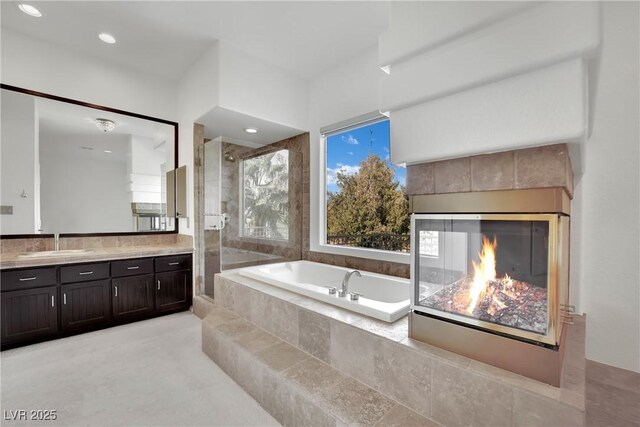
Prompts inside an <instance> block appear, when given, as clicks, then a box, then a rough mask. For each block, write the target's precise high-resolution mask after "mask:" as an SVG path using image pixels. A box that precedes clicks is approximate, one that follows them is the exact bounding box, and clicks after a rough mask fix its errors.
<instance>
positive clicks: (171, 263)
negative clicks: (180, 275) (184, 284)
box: [169, 262, 180, 265]
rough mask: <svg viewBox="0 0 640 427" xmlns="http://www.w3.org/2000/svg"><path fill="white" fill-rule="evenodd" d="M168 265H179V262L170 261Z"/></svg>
mask: <svg viewBox="0 0 640 427" xmlns="http://www.w3.org/2000/svg"><path fill="white" fill-rule="evenodd" d="M169 265H180V263H179V262H170V263H169Z"/></svg>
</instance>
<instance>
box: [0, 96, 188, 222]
mask: <svg viewBox="0 0 640 427" xmlns="http://www.w3.org/2000/svg"><path fill="white" fill-rule="evenodd" d="M0 109H1V118H0V129H1V139H0V154H1V159H0V161H1V169H0V178H1V182H2V183H1V192H0V234H2V235H16V234H21V235H25V234H52V233H61V234H75V233H80V234H96V233H99V234H102V233H118V234H121V233H135V232H139V233H149V232H171V231H173V232H176V231H177V230H176V228H177V227H176V220H175V218H173V217H171V216H168V215H167V212H170V213H171V212H175V209H174V206H175V205H174V204H175V199H174V197H171V195H172V194H174V192H173V186H174V183H173V182H171V181H170V180H169V181H168V180H167V176H168V175H169V176H173V174H172V171H173V170H174V169H175V168H176V165H177V158H176V157H177V150H176V147H177V126H178V125H177V124H176V123H173V122H168V121H165V120H160V119H154V118H151V117H145V116H141V115H137V114H133V113H127V112H124V111H119V110H114V109H110V108H106V107H100V106H94V105H91V104H85V103H82V102H78V101H72V100H67V99H64V98H59V97H55V96H51V95H45V94H40V93H36V92H31V91H27V90H23V89H19V88H13V87H10V86H5V85H3V86H2V90H1V91H0ZM167 187H169V194H170V197H169V200H167V193H168V191H167V190H168V188H167Z"/></svg>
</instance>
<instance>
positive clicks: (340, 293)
mask: <svg viewBox="0 0 640 427" xmlns="http://www.w3.org/2000/svg"><path fill="white" fill-rule="evenodd" d="M354 274H355V275H356V276H358V277H362V274H360V272H359V271H358V270H351V271H347V273H346V274H345V275H344V279H342V288H341V289H340V290H339V291H338V296H339V297H342V298H344V297H346V296H347V293H348V292H349V279H351V276H352V275H354Z"/></svg>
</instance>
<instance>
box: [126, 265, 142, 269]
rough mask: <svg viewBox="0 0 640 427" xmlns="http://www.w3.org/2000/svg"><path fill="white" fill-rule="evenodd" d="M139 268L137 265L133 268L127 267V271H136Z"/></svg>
mask: <svg viewBox="0 0 640 427" xmlns="http://www.w3.org/2000/svg"><path fill="white" fill-rule="evenodd" d="M139 268H140V266H139V265H134V266H133V267H127V270H137V269H139Z"/></svg>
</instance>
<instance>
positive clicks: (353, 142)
mask: <svg viewBox="0 0 640 427" xmlns="http://www.w3.org/2000/svg"><path fill="white" fill-rule="evenodd" d="M342 142H346V143H347V144H349V145H358V144H360V143H359V142H358V140H357V139H355V138H354V137H353V135H351V134H349V135H347V136H344V135H342Z"/></svg>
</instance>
